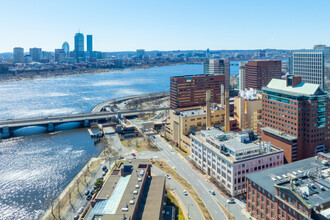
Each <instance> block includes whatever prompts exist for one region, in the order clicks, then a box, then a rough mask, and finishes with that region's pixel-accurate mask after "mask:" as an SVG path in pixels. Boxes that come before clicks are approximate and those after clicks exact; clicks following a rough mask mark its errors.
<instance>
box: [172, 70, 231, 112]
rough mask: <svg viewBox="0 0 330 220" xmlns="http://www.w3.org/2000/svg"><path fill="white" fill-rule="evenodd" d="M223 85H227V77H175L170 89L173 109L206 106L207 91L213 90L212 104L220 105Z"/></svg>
mask: <svg viewBox="0 0 330 220" xmlns="http://www.w3.org/2000/svg"><path fill="white" fill-rule="evenodd" d="M221 84H225V75H187V76H173V77H171V88H170V95H171V97H170V102H171V109H178V108H185V107H192V106H201V105H203V106H204V105H205V104H206V102H205V94H206V91H207V90H211V100H212V102H215V103H220V102H221ZM225 89H227V88H226V87H225Z"/></svg>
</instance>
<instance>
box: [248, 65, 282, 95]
mask: <svg viewBox="0 0 330 220" xmlns="http://www.w3.org/2000/svg"><path fill="white" fill-rule="evenodd" d="M281 73H282V62H281V61H280V60H255V61H249V62H248V63H246V64H245V88H247V89H249V88H252V89H256V90H261V88H262V87H264V86H267V84H268V83H269V82H270V81H271V79H273V78H275V79H281V75H282V74H281Z"/></svg>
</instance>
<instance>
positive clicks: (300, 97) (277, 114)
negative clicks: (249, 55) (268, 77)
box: [260, 76, 330, 163]
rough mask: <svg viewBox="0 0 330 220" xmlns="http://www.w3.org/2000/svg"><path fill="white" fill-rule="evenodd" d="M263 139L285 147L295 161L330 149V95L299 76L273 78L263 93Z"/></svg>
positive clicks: (287, 159)
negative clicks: (303, 81)
mask: <svg viewBox="0 0 330 220" xmlns="http://www.w3.org/2000/svg"><path fill="white" fill-rule="evenodd" d="M262 109H263V112H262V124H261V125H260V126H261V129H260V132H261V139H262V140H263V141H266V142H268V141H271V142H272V144H273V145H275V146H277V147H280V148H282V149H283V150H284V155H285V162H288V163H290V162H292V161H296V160H301V159H304V158H308V157H311V156H313V155H316V154H317V153H318V152H326V151H329V150H330V129H329V125H330V124H329V123H330V119H329V118H330V98H329V95H328V94H327V93H326V92H324V91H323V90H322V88H321V87H320V85H317V84H310V83H302V82H301V77H300V76H287V78H286V80H285V79H273V80H272V81H271V82H270V83H269V84H268V85H267V87H264V88H263V94H262Z"/></svg>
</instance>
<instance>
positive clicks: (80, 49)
mask: <svg viewBox="0 0 330 220" xmlns="http://www.w3.org/2000/svg"><path fill="white" fill-rule="evenodd" d="M74 52H75V53H76V57H83V56H84V35H83V34H82V33H76V35H75V36H74Z"/></svg>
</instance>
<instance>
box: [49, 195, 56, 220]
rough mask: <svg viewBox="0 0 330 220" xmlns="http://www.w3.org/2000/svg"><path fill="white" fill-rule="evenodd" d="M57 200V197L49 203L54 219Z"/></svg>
mask: <svg viewBox="0 0 330 220" xmlns="http://www.w3.org/2000/svg"><path fill="white" fill-rule="evenodd" d="M56 202H57V199H55V200H54V201H53V202H52V203H51V211H50V212H51V214H52V216H53V218H54V219H56V216H55V204H56Z"/></svg>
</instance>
